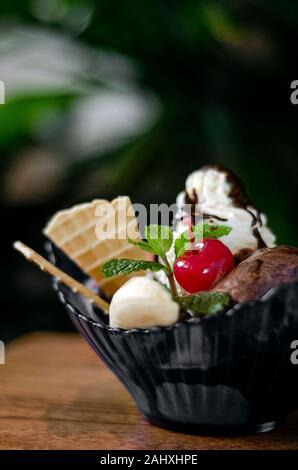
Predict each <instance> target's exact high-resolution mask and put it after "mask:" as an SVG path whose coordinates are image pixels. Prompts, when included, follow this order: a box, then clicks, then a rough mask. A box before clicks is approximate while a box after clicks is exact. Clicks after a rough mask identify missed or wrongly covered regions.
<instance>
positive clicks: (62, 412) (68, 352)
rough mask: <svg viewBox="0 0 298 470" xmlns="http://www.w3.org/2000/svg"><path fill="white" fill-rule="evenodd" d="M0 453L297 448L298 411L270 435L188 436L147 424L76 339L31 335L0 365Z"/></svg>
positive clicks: (12, 346)
mask: <svg viewBox="0 0 298 470" xmlns="http://www.w3.org/2000/svg"><path fill="white" fill-rule="evenodd" d="M0 391H1V392H0V449H110V450H116V449H118V450H119V449H122V450H123V449H142V450H150V449H187V450H190V449H198V450H201V449H262V450H264V449H266V450H267V449H291V450H293V449H295V450H297V449H298V411H296V412H294V413H292V414H291V415H290V416H289V418H288V420H287V423H286V424H285V425H283V426H281V427H280V428H279V429H277V430H276V431H274V432H271V433H269V434H262V435H255V436H245V437H239V438H234V437H233V438H227V437H216V438H215V437H201V436H190V435H184V434H180V433H174V432H171V431H166V430H164V429H162V428H159V427H156V426H153V425H151V424H149V423H148V422H147V421H146V420H145V419H144V418H143V417H142V416H141V415H140V414H139V412H138V411H137V409H136V407H135V406H134V404H133V401H132V399H131V398H130V396H129V395H128V393H127V391H126V390H125V389H124V387H123V386H122V385H121V384H120V383H119V381H118V380H117V379H116V378H115V377H114V376H113V375H112V373H111V372H110V371H109V370H108V369H107V368H106V366H105V365H104V364H103V363H102V362H101V361H100V360H99V359H98V358H97V357H96V355H95V353H94V352H93V351H91V349H90V348H89V346H88V345H87V344H85V342H84V341H83V340H82V339H81V338H80V337H79V336H77V335H75V334H33V335H29V336H26V337H23V338H20V339H18V340H16V341H14V342H12V343H11V344H9V345H8V347H7V350H6V364H5V365H1V366H0Z"/></svg>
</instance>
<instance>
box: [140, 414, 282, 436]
mask: <svg viewBox="0 0 298 470" xmlns="http://www.w3.org/2000/svg"><path fill="white" fill-rule="evenodd" d="M145 418H146V419H147V420H148V421H149V422H150V423H151V424H153V425H155V426H160V427H162V428H165V429H168V430H170V431H174V432H181V433H184V434H192V435H201V436H235V437H236V436H239V435H249V434H260V433H265V432H270V431H273V430H274V429H276V428H277V427H278V426H279V425H280V424H281V423H282V421H281V420H277V421H268V422H266V423H259V424H247V425H240V426H238V425H235V426H234V425H227V426H225V425H212V424H211V425H209V424H191V423H181V422H178V421H172V420H169V419H166V418H165V419H163V418H162V419H161V418H152V417H148V416H145Z"/></svg>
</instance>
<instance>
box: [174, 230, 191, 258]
mask: <svg viewBox="0 0 298 470" xmlns="http://www.w3.org/2000/svg"><path fill="white" fill-rule="evenodd" d="M190 249H191V242H190V233H189V230H186V231H185V232H183V233H182V234H181V235H179V237H177V238H176V240H175V256H176V258H180V256H182V255H183V254H184V253H185V252H186V251H187V250H190Z"/></svg>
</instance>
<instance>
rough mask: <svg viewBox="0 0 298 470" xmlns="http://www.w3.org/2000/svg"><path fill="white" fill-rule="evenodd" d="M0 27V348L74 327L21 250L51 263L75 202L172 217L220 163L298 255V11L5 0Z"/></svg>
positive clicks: (104, 0)
mask: <svg viewBox="0 0 298 470" xmlns="http://www.w3.org/2000/svg"><path fill="white" fill-rule="evenodd" d="M0 15H1V17H0V79H1V80H3V81H4V82H5V85H6V104H5V105H1V106H0V155H1V157H0V158H1V159H0V162H1V163H0V178H1V186H0V188H1V190H0V191H1V202H0V204H1V209H0V210H1V221H2V224H1V226H2V230H1V283H0V289H1V323H0V338H1V339H2V340H5V341H7V340H9V339H12V338H14V337H16V336H18V335H20V334H23V333H25V332H28V331H32V330H41V329H57V330H65V329H70V328H71V326H70V322H69V320H68V318H67V315H66V313H65V311H64V309H63V308H62V306H60V304H59V302H58V300H57V299H56V296H55V294H54V293H53V292H52V289H51V283H50V280H49V278H48V277H47V276H45V275H42V274H41V273H40V272H39V271H38V270H37V269H36V268H35V267H33V266H31V265H29V264H28V263H26V262H25V260H23V259H22V258H21V257H20V256H19V255H18V254H16V253H14V252H13V251H12V249H11V243H12V241H13V240H15V239H21V240H23V241H24V242H26V243H28V244H29V245H31V246H32V247H34V248H36V249H37V250H42V249H43V240H42V236H41V229H42V227H43V226H44V224H45V223H46V221H47V219H48V218H49V216H50V215H51V214H52V213H53V212H55V211H56V210H57V209H60V208H62V207H67V206H69V205H72V204H74V203H77V202H81V201H86V200H90V199H92V198H94V197H105V198H111V197H113V196H115V195H118V194H129V195H130V196H131V198H132V200H133V201H134V202H140V203H145V204H149V203H150V202H168V203H172V202H174V200H175V197H176V194H177V192H178V191H180V190H181V189H182V188H183V186H184V180H185V178H186V176H187V175H188V173H189V172H190V171H192V170H194V169H196V168H198V167H199V166H200V165H202V164H205V163H208V162H218V163H221V164H224V165H226V166H228V167H230V168H231V169H232V170H234V171H235V172H236V173H238V175H239V176H240V177H241V178H243V180H244V181H245V183H246V186H247V189H248V192H249V195H250V196H251V198H252V199H253V200H254V201H255V203H256V205H257V206H260V207H261V208H262V209H263V210H264V212H265V213H267V215H268V217H269V222H270V225H271V227H272V228H273V230H274V231H275V232H276V234H277V235H278V240H279V242H280V243H288V244H293V245H298V231H297V223H298V218H297V209H296V205H297V185H298V160H297V154H298V152H297V145H298V144H297V123H298V121H297V116H298V106H297V107H296V106H294V105H292V104H291V102H290V94H291V90H290V84H291V82H292V81H293V80H295V79H298V71H297V70H296V68H297V44H298V28H297V24H298V3H297V2H293V1H292V0H284V1H280V2H272V1H269V0H267V1H265V0H243V1H241V2H239V1H236V0H230V1H210V0H205V1H198V0H196V1H195V0H184V1H183V2H181V1H178V0H177V1H175V0H171V1H170V0H168V1H166V0H158V1H157V0H150V1H140V0H127V1H113V0H101V1H95V0H87V1H83V0H34V1H30V2H29V1H22V2H20V1H16V0H15V1H12V0H9V1H5V0H1V4H0Z"/></svg>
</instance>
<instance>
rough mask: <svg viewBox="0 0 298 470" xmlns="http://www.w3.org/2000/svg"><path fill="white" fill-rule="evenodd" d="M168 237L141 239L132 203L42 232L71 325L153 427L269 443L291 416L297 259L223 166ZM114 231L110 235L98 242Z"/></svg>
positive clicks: (191, 198) (190, 194)
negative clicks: (251, 436) (255, 437)
mask: <svg viewBox="0 0 298 470" xmlns="http://www.w3.org/2000/svg"><path fill="white" fill-rule="evenodd" d="M177 207H178V210H177V212H176V215H175V217H174V220H173V224H172V225H171V226H170V225H157V224H150V223H148V225H147V227H146V229H145V232H144V236H142V237H141V235H140V233H139V227H138V220H137V218H136V216H135V213H134V208H133V205H132V203H131V201H130V199H129V198H128V197H123V196H122V197H119V198H117V199H114V200H113V201H112V202H108V201H105V200H94V201H92V202H90V203H86V204H80V205H78V206H75V207H73V208H70V209H66V210H63V211H60V212H58V213H57V214H55V215H54V216H53V217H52V218H51V220H50V221H49V222H48V224H47V225H46V227H45V229H44V235H45V236H46V239H47V242H48V243H49V242H50V255H51V261H52V262H53V264H52V263H51V262H50V261H48V260H46V259H45V258H43V257H42V256H40V255H39V254H37V253H35V252H34V251H33V250H32V249H31V248H28V247H27V246H26V245H24V244H23V243H21V242H17V243H15V248H16V249H17V250H18V251H20V252H21V253H22V254H23V255H24V256H25V257H26V258H27V259H28V260H29V261H32V262H34V263H36V264H37V265H38V266H39V267H40V268H41V269H42V270H44V271H47V272H48V273H50V274H51V275H52V276H54V277H55V279H56V282H55V286H56V289H57V290H58V293H59V297H60V299H61V300H62V302H63V303H64V304H65V306H66V308H67V311H68V313H69V315H70V317H71V319H72V320H73V322H74V324H75V325H76V327H77V328H78V330H79V331H80V332H81V334H82V335H83V336H84V337H85V338H86V339H87V341H88V342H89V343H90V344H91V346H92V347H93V348H94V349H95V351H96V352H97V353H98V355H99V356H100V357H101V358H103V360H104V361H105V362H106V364H107V365H108V366H109V367H110V368H111V369H112V370H113V371H114V372H115V374H116V375H117V376H118V377H119V378H120V380H121V381H122V382H123V383H124V384H125V385H126V386H127V388H128V390H129V392H130V393H131V394H132V395H133V397H134V399H135V401H136V403H137V405H138V407H139V408H140V410H141V411H142V413H143V414H144V415H145V416H146V417H147V418H148V419H149V420H150V421H151V422H153V423H156V424H160V425H162V426H165V427H171V428H172V427H173V428H175V429H186V431H187V432H190V431H193V432H200V429H201V428H202V429H203V430H204V432H206V430H207V432H213V429H216V432H218V430H223V431H224V432H225V431H226V430H227V429H228V430H229V431H231V432H233V433H237V432H238V431H239V432H255V431H257V432H263V431H268V430H270V429H273V428H274V427H275V426H276V424H277V422H278V420H279V419H280V417H282V416H284V414H285V413H286V411H287V410H289V409H291V408H293V407H294V406H295V404H296V397H297V391H298V379H297V373H296V371H294V370H293V369H292V368H291V365H290V362H289V347H290V346H289V345H290V344H291V341H293V340H294V339H296V337H297V335H298V321H297V304H298V248H293V247H289V246H276V240H275V236H274V234H273V233H272V231H271V230H270V229H269V227H268V225H267V219H266V216H265V215H264V214H263V213H261V212H260V211H259V210H258V209H257V208H256V207H255V206H254V204H252V203H251V202H250V201H249V200H248V198H247V196H246V193H245V191H244V188H243V186H242V184H241V182H240V181H239V180H238V178H236V177H235V176H234V175H233V174H232V173H231V172H229V171H228V170H226V169H225V168H222V167H219V166H207V167H203V168H202V169H200V170H198V171H195V172H194V173H192V174H191V175H189V177H188V178H187V180H186V184H185V190H184V191H182V192H181V193H180V194H179V195H178V197H177ZM99 222H100V224H99V225H100V227H106V229H105V230H103V231H100V230H98V223H99Z"/></svg>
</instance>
